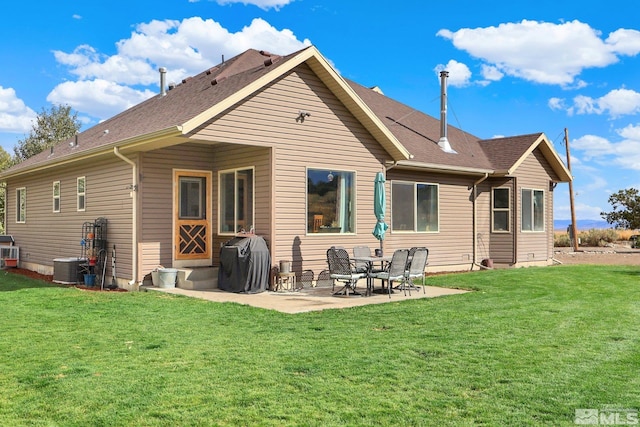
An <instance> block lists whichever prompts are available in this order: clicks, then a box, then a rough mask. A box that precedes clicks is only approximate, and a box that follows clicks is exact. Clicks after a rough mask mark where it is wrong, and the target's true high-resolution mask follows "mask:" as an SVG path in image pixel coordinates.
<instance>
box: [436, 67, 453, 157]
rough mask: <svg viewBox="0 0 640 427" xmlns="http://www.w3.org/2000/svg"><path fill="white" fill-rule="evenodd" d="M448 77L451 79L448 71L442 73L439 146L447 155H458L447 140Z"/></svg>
mask: <svg viewBox="0 0 640 427" xmlns="http://www.w3.org/2000/svg"><path fill="white" fill-rule="evenodd" d="M447 77H449V72H448V71H440V140H439V141H438V146H439V147H440V148H441V149H442V151H444V152H445V153H454V154H456V151H455V150H454V149H453V148H451V144H449V139H448V138H447Z"/></svg>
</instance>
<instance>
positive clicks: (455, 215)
mask: <svg viewBox="0 0 640 427" xmlns="http://www.w3.org/2000/svg"><path fill="white" fill-rule="evenodd" d="M477 179H478V177H461V176H451V175H440V174H428V173H420V172H410V171H400V170H397V169H392V170H390V171H388V173H387V195H389V194H390V193H389V188H390V185H391V181H393V180H399V181H412V182H425V183H434V184H439V215H440V230H439V231H438V232H437V233H398V232H393V230H391V229H389V234H388V237H387V239H385V242H384V245H385V248H388V250H391V249H398V248H410V247H412V246H426V247H427V248H428V249H429V260H428V262H429V266H430V267H437V266H441V267H442V266H447V265H461V264H462V265H468V266H469V268H470V267H471V265H472V263H473V203H472V194H473V187H472V185H473V183H474V182H475V181H477ZM387 199H388V197H387ZM391 209H392V207H391V204H390V203H387V218H391V216H390V215H393V212H391ZM388 222H389V224H390V220H389V221H388ZM373 224H374V223H373V222H371V228H373Z"/></svg>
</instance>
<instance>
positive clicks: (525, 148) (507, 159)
mask: <svg viewBox="0 0 640 427" xmlns="http://www.w3.org/2000/svg"><path fill="white" fill-rule="evenodd" d="M478 143H479V145H480V146H481V147H482V149H483V150H484V151H485V153H486V154H487V157H488V158H490V159H491V162H492V165H493V167H494V169H495V174H498V175H512V174H514V173H515V171H516V169H518V167H519V166H520V165H521V164H522V162H524V161H525V160H526V159H527V157H529V155H531V153H533V151H534V150H535V149H536V148H539V149H540V151H541V152H542V154H543V155H544V156H545V158H546V159H547V161H548V162H549V164H550V166H551V168H552V169H553V170H554V172H555V173H556V174H557V175H558V177H559V179H560V180H561V182H568V181H571V173H570V172H569V170H568V169H567V168H566V167H565V165H564V163H563V162H562V160H561V159H560V157H559V156H558V153H557V152H556V150H555V149H554V148H553V146H552V145H551V143H550V142H549V140H548V139H547V137H546V135H545V134H544V133H534V134H529V135H519V136H512V137H506V138H494V139H486V140H482V141H478Z"/></svg>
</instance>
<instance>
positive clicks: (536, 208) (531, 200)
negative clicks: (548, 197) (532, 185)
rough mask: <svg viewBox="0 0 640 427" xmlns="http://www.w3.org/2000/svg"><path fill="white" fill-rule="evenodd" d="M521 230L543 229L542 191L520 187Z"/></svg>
mask: <svg viewBox="0 0 640 427" xmlns="http://www.w3.org/2000/svg"><path fill="white" fill-rule="evenodd" d="M522 231H544V191H543V190H531V189H526V188H523V189H522Z"/></svg>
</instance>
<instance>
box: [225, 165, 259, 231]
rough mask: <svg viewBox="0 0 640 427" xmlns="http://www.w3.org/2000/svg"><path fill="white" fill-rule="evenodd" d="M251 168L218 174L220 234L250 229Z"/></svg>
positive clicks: (251, 224) (251, 201) (251, 200)
mask: <svg viewBox="0 0 640 427" xmlns="http://www.w3.org/2000/svg"><path fill="white" fill-rule="evenodd" d="M253 175H254V173H253V169H237V170H233V171H223V172H220V174H219V184H218V185H219V191H218V193H219V195H220V197H219V199H220V200H219V228H220V234H225V233H226V234H234V233H237V232H241V231H243V230H244V231H247V232H248V231H250V230H251V228H252V227H253V224H254V218H253V212H254V197H253V189H254V182H253Z"/></svg>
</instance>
